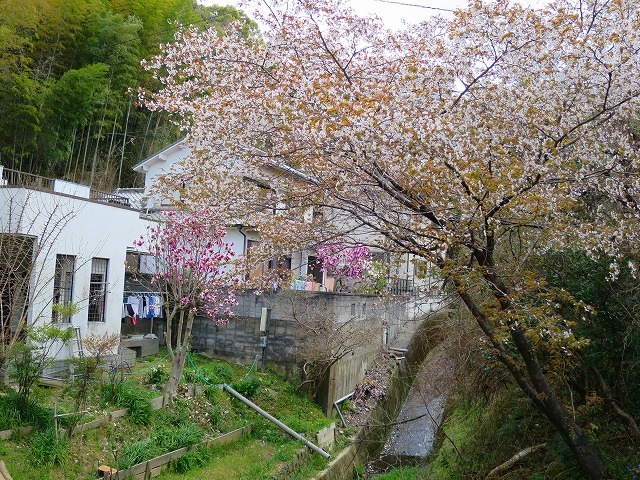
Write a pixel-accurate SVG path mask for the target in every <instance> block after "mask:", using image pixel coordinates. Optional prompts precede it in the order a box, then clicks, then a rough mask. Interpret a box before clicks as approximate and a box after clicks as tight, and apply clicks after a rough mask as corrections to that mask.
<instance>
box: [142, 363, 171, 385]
mask: <svg viewBox="0 0 640 480" xmlns="http://www.w3.org/2000/svg"><path fill="white" fill-rule="evenodd" d="M167 381H169V372H167V371H166V370H165V369H164V368H162V367H153V368H152V369H151V370H149V373H147V376H146V377H145V382H146V383H148V384H149V385H162V384H164V383H167Z"/></svg>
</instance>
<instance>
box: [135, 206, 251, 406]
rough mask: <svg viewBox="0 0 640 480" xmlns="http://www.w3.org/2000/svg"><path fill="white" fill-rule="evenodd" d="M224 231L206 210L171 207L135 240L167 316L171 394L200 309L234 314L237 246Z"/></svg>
mask: <svg viewBox="0 0 640 480" xmlns="http://www.w3.org/2000/svg"><path fill="white" fill-rule="evenodd" d="M225 235H226V229H225V226H224V224H221V223H220V222H219V220H218V219H217V218H216V216H215V215H214V214H212V213H210V212H208V211H207V210H197V211H193V212H189V213H185V212H168V213H167V214H166V215H165V218H164V221H162V222H160V223H158V224H157V225H154V226H150V227H149V229H148V232H147V235H146V236H143V237H141V238H140V239H139V240H137V241H136V242H135V244H136V246H137V247H139V248H141V249H145V250H146V251H148V252H149V254H150V255H151V257H152V258H153V263H154V265H153V269H154V273H153V276H152V279H151V282H152V283H153V285H154V286H155V287H156V288H157V290H158V291H159V292H160V294H161V295H162V300H163V308H164V310H165V315H166V318H167V329H166V330H167V331H166V344H167V350H168V351H169V357H170V358H171V373H170V375H169V381H168V382H167V385H166V387H165V395H166V396H167V398H168V399H171V398H173V397H175V395H176V392H177V388H178V384H179V383H180V377H181V376H182V371H183V369H184V366H185V360H186V356H187V352H188V350H189V343H190V340H191V329H192V327H193V321H194V318H195V316H196V314H198V313H199V312H204V313H206V315H208V316H209V317H210V318H211V319H212V320H213V321H214V322H216V324H218V325H222V324H224V323H226V322H228V317H230V316H231V315H232V312H231V310H230V307H231V306H232V305H235V303H236V300H235V295H234V290H235V289H236V287H237V285H238V283H237V278H236V277H235V275H234V272H235V269H234V268H233V257H234V252H233V250H232V249H231V245H230V244H229V243H226V242H225V241H224V237H225ZM174 327H175V328H174ZM174 331H175V332H177V333H176V336H177V338H175V339H173V338H172V335H173V332H174ZM174 345H175V349H174V348H173V346H174Z"/></svg>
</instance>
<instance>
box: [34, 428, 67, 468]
mask: <svg viewBox="0 0 640 480" xmlns="http://www.w3.org/2000/svg"><path fill="white" fill-rule="evenodd" d="M68 447H69V442H68V441H67V439H66V438H63V437H59V438H56V434H55V432H54V430H53V429H52V428H51V429H48V430H45V431H44V432H38V433H35V434H34V435H32V436H31V441H30V442H29V450H30V453H31V455H30V457H29V459H30V461H31V463H33V464H34V465H46V466H51V467H52V466H55V465H62V464H63V463H64V461H65V460H66V459H67V453H68Z"/></svg>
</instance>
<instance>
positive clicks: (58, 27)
mask: <svg viewBox="0 0 640 480" xmlns="http://www.w3.org/2000/svg"><path fill="white" fill-rule="evenodd" d="M0 12H2V14H1V15H0V165H4V166H5V167H7V168H13V169H19V170H22V171H26V172H31V173H35V174H39V175H44V176H55V177H59V178H66V179H69V180H74V181H80V182H84V183H90V184H92V185H93V186H94V187H96V188H101V189H105V190H110V189H112V188H115V187H118V186H121V187H122V186H134V185H135V184H136V178H135V177H134V174H133V172H132V171H131V168H130V167H131V166H132V165H134V164H135V163H137V162H139V161H140V160H141V159H143V158H145V157H146V156H147V155H148V154H150V153H152V152H153V151H156V150H158V149H160V148H163V147H165V146H166V145H168V144H169V143H170V142H172V141H173V140H175V139H176V138H177V137H178V136H179V135H180V134H179V132H178V131H177V130H176V128H175V127H174V126H173V125H172V124H171V123H169V122H168V121H167V119H166V117H165V116H164V115H163V114H159V113H157V112H149V111H148V110H147V109H145V108H142V107H140V106H139V105H138V104H137V98H136V92H137V89H138V87H144V88H153V84H152V79H151V76H150V75H149V74H147V72H146V71H145V70H144V69H143V68H142V67H141V66H140V60H141V59H143V58H146V57H149V56H150V55H151V54H153V53H156V52H157V50H158V45H159V44H160V43H162V42H171V41H172V39H173V34H174V32H175V31H176V29H177V28H179V25H187V24H196V25H199V26H202V28H205V27H206V26H208V25H216V26H218V27H221V26H222V25H224V24H225V23H227V22H229V21H231V20H234V19H237V18H240V17H244V18H246V16H245V15H244V14H243V13H242V12H240V11H238V10H236V9H234V8H233V7H218V6H213V7H204V6H201V5H198V4H196V3H195V2H194V1H191V0H21V1H18V0H0ZM245 32H246V33H247V34H256V33H257V26H256V24H255V23H253V22H250V23H249V24H248V25H247V28H246V30H245Z"/></svg>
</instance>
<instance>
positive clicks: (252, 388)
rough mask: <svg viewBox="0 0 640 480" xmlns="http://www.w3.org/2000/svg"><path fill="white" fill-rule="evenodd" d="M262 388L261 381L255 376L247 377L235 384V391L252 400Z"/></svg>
mask: <svg viewBox="0 0 640 480" xmlns="http://www.w3.org/2000/svg"><path fill="white" fill-rule="evenodd" d="M258 388H260V380H258V379H257V378H256V377H254V376H249V377H245V378H243V379H242V380H240V381H239V382H236V383H234V384H233V389H234V390H235V391H236V392H238V393H239V394H240V395H244V396H245V397H247V398H252V397H253V396H254V395H255V394H256V392H257V391H258Z"/></svg>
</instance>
